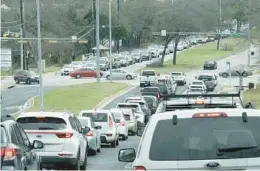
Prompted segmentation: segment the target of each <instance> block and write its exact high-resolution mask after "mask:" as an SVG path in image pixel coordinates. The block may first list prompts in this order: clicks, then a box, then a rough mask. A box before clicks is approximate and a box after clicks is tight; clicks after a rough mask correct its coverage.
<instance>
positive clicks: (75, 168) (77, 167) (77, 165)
mask: <svg viewBox="0 0 260 171" xmlns="http://www.w3.org/2000/svg"><path fill="white" fill-rule="evenodd" d="M79 156H80V154H79V155H78V157H77V159H76V160H77V161H76V163H75V164H73V165H72V166H71V170H80V157H79Z"/></svg>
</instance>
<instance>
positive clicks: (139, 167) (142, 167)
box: [134, 166, 146, 171]
mask: <svg viewBox="0 0 260 171" xmlns="http://www.w3.org/2000/svg"><path fill="white" fill-rule="evenodd" d="M134 170H140V171H142V170H146V168H145V167H144V166H134Z"/></svg>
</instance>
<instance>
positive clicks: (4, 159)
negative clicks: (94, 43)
mask: <svg viewBox="0 0 260 171" xmlns="http://www.w3.org/2000/svg"><path fill="white" fill-rule="evenodd" d="M209 41H210V40H209ZM197 44H198V43H195V45H197ZM155 47H156V46H153V47H152V48H153V49H152V50H149V48H148V50H146V51H145V53H144V54H147V55H148V56H149V57H148V58H147V60H150V59H152V54H153V53H152V52H153V51H154V53H155V54H156V55H155V56H154V58H158V57H160V48H157V49H156V48H155ZM190 47H191V46H190ZM187 48H188V45H187ZM167 51H169V52H168V53H172V51H171V50H168V49H167V50H165V52H167ZM146 52H147V53H146ZM135 53H137V52H134V53H133V54H135ZM139 53H140V54H139V56H138V57H142V58H137V59H138V60H137V62H141V61H142V60H143V57H144V54H143V53H141V52H139ZM123 54H125V56H126V57H125V59H126V58H128V57H131V55H129V54H130V53H129V54H128V53H123ZM131 54H132V53H131ZM118 56H121V57H122V56H123V55H118ZM133 56H134V55H133ZM136 56H137V55H136ZM89 59H94V60H95V59H96V58H95V57H93V56H90V57H88V60H87V61H86V63H85V64H84V66H82V62H80V61H79V62H72V64H70V65H66V66H65V68H66V67H67V68H71V69H72V70H70V71H68V70H65V69H64V68H63V69H62V71H61V75H70V76H71V77H75V78H77V79H79V78H81V77H84V76H85V75H84V74H82V73H81V71H83V69H86V68H87V69H91V67H89V66H90V64H91V62H89ZM119 59H121V58H119ZM139 59H141V60H139ZM90 61H91V60H90ZM101 65H102V64H101ZM127 65H128V64H127ZM127 65H125V66H127ZM72 66H74V68H73V67H72ZM76 66H77V67H78V68H79V69H77V67H76ZM122 66H124V62H122V61H121V65H120V67H122ZM217 66H218V64H217V62H216V61H205V63H204V66H202V68H203V72H199V73H198V74H197V75H196V76H195V77H194V79H193V80H192V81H188V79H187V78H186V76H187V75H186V73H184V72H171V73H169V74H163V75H160V73H157V72H156V71H154V70H149V69H145V70H142V71H141V73H140V76H137V74H136V75H134V74H132V75H131V78H129V75H127V74H125V75H124V77H125V78H126V79H134V78H137V77H139V80H137V81H139V87H140V89H139V90H140V91H139V92H138V93H136V94H134V95H132V96H128V97H126V98H125V99H124V100H123V101H122V102H119V103H117V104H116V106H114V107H112V108H109V109H97V108H95V109H91V110H89V109H84V110H81V111H80V112H79V113H70V112H55V111H46V112H25V113H22V114H20V115H19V116H18V117H17V118H16V119H15V118H13V117H12V116H10V115H5V116H1V144H2V145H1V147H2V148H1V168H2V170H10V169H11V170H23V169H25V170H42V169H68V170H87V169H89V167H90V170H94V169H95V168H98V166H93V165H91V166H89V164H88V163H89V162H88V161H89V160H91V161H93V160H95V159H94V158H95V156H99V155H102V151H103V150H105V149H107V148H108V149H107V150H108V151H109V150H110V149H109V148H112V149H113V148H115V149H117V150H116V151H118V160H119V161H120V162H126V163H130V165H131V166H129V167H130V168H131V169H133V170H154V169H159V170H178V169H182V170H198V169H205V167H206V168H208V169H211V168H215V167H217V166H216V165H217V164H219V165H221V168H225V169H235V168H236V169H237V168H238V169H244V168H245V167H248V166H247V165H246V163H245V161H244V160H245V159H244V158H245V157H246V158H252V159H251V160H250V162H252V163H254V164H253V165H254V167H257V164H258V163H257V162H256V161H255V160H254V158H255V157H257V155H258V153H257V151H255V150H256V149H257V142H256V141H257V140H258V139H257V137H258V134H257V133H256V128H257V127H256V125H257V124H258V122H257V121H258V118H257V117H256V116H257V115H256V114H257V110H255V109H251V108H253V106H251V105H250V104H243V103H242V101H241V100H240V93H239V92H238V93H219V92H217V91H215V88H216V87H217V85H218V77H219V76H223V73H222V74H219V75H218V74H216V72H214V70H216V69H217ZM105 68H106V67H105ZM106 70H107V69H106ZM115 70H117V69H114V70H113V71H115ZM79 71H80V73H79ZM92 71H95V68H94V67H93V68H92ZM122 71H125V70H123V69H122ZM74 73H78V74H74ZM31 74H32V73H31ZM92 76H93V77H95V76H96V75H95V74H93V75H92ZM101 76H103V75H102V73H101ZM246 76H247V75H246ZM246 76H244V77H246ZM106 78H107V79H109V75H106ZM20 81H21V80H18V81H16V83H19V82H20ZM181 86H185V87H187V90H185V91H184V92H183V93H181V94H179V93H178V92H176V90H177V89H178V88H179V87H181ZM213 99H214V100H213ZM234 99H235V100H234ZM248 108H250V109H248ZM172 127H173V128H172ZM234 127H236V128H235V130H234ZM168 130H172V131H168ZM211 134H213V135H211ZM241 136H243V138H242V140H241V141H240V139H241V138H240V137H241ZM133 137H142V142H140V144H139V148H138V149H137V146H135V147H132V146H130V147H127V148H123V149H120V150H119V149H118V148H117V147H119V148H120V144H121V143H124V142H127V141H133ZM230 137H231V138H230ZM205 140H207V141H205ZM230 141H231V142H232V143H230ZM138 142H139V138H138V139H135V143H136V145H138ZM215 145H218V146H217V147H216V146H215ZM124 147H125V145H124ZM136 150H137V151H136ZM175 151H176V152H177V153H178V158H176V156H175V155H173V154H174V153H175ZM137 154H139V157H137V156H136V155H137ZM241 155H243V157H242V156H241ZM113 157H115V156H113ZM23 158H26V162H24V161H23V160H24V159H23ZM230 159H232V160H233V163H235V164H236V163H237V162H239V163H241V166H237V165H235V164H232V162H231V163H229V164H227V163H226V161H228V160H230ZM209 160H211V161H212V162H211V161H209ZM197 161H199V162H197ZM19 163H20V164H19ZM148 163H149V164H148ZM195 163H196V164H195ZM127 166H128V165H127Z"/></svg>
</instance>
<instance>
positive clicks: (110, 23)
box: [109, 0, 113, 82]
mask: <svg viewBox="0 0 260 171" xmlns="http://www.w3.org/2000/svg"><path fill="white" fill-rule="evenodd" d="M111 11H112V0H109V59H110V63H109V66H110V73H109V75H110V82H112V62H113V61H112V21H111V20H112V15H111Z"/></svg>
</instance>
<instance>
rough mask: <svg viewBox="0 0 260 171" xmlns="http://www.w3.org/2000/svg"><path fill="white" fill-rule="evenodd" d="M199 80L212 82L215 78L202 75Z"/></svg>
mask: <svg viewBox="0 0 260 171" xmlns="http://www.w3.org/2000/svg"><path fill="white" fill-rule="evenodd" d="M198 80H203V81H212V80H213V78H212V76H210V75H200V76H199V77H198Z"/></svg>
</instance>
